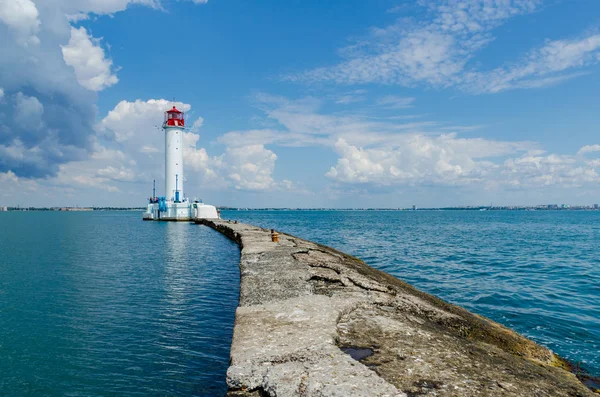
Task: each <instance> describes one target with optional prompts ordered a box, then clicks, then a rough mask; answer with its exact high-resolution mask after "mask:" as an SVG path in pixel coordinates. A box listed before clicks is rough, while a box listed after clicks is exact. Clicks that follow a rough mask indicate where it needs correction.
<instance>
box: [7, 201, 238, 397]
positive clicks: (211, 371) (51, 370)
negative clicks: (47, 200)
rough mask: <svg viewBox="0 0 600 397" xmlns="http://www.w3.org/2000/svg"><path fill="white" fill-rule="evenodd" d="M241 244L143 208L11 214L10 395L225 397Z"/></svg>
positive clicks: (8, 377)
mask: <svg viewBox="0 0 600 397" xmlns="http://www.w3.org/2000/svg"><path fill="white" fill-rule="evenodd" d="M238 263H239V249H238V247H237V245H236V244H234V243H232V242H231V241H229V240H228V239H227V238H226V237H224V236H222V235H221V234H219V233H217V232H214V231H213V230H211V229H209V228H207V227H203V226H197V225H194V224H190V223H187V222H185V223H166V222H165V223H163V222H143V221H142V219H141V213H140V212H85V213H84V212H62V213H59V212H9V213H0V396H108V395H114V396H136V395H137V396H167V395H168V396H175V395H182V396H183V395H186V396H187V395H195V396H222V395H224V394H225V392H226V390H227V387H226V384H225V373H226V370H227V367H228V365H229V347H230V344H231V336H232V330H233V321H234V316H235V309H236V307H237V302H238V295H239V270H238Z"/></svg>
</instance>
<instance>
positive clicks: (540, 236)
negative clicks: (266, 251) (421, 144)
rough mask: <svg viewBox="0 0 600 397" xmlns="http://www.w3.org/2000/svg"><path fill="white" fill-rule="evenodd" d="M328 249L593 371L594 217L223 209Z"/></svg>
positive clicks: (599, 344) (598, 263) (597, 238)
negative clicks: (452, 304) (486, 319)
mask: <svg viewBox="0 0 600 397" xmlns="http://www.w3.org/2000/svg"><path fill="white" fill-rule="evenodd" d="M223 216H224V217H227V218H232V219H237V220H240V221H243V222H249V223H254V224H258V225H261V226H263V227H266V228H276V229H279V230H281V231H285V232H288V233H291V234H294V235H297V236H300V237H303V238H307V239H310V240H314V241H317V242H320V243H322V244H325V245H329V246H332V247H334V248H337V249H339V250H341V251H344V252H347V253H349V254H352V255H355V256H357V257H359V258H361V259H363V260H364V261H365V262H366V263H368V264H369V265H371V266H373V267H376V268H378V269H381V270H384V271H386V272H388V273H391V274H393V275H394V276H396V277H399V278H401V279H403V280H405V281H407V282H409V283H411V284H413V285H414V286H416V287H417V288H419V289H421V290H423V291H426V292H429V293H432V294H434V295H437V296H439V297H441V298H443V299H445V300H447V301H449V302H452V303H455V304H458V305H461V306H463V307H465V308H467V309H469V310H471V311H473V312H475V313H479V314H482V315H484V316H487V317H489V318H491V319H493V320H495V321H498V322H500V323H502V324H504V325H506V326H509V327H511V328H513V329H515V330H516V331H518V332H520V333H522V334H524V335H526V336H528V337H530V338H531V339H533V340H535V341H537V342H539V343H541V344H543V345H545V346H547V347H549V348H550V349H551V350H553V351H555V352H556V353H558V354H560V355H561V356H563V357H565V358H567V359H569V360H571V361H572V362H574V363H577V362H581V365H582V367H584V368H586V369H588V370H589V371H591V372H592V373H593V374H595V375H600V249H599V247H600V211H595V212H583V211H581V212H579V211H560V212H559V211H548V212H545V211H535V212H531V211H485V212H480V211H407V212H399V211H377V212H373V211H355V212H345V211H344V212H341V211H229V212H224V213H223Z"/></svg>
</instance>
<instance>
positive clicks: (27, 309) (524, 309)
mask: <svg viewBox="0 0 600 397" xmlns="http://www.w3.org/2000/svg"><path fill="white" fill-rule="evenodd" d="M222 215H223V217H224V218H231V219H237V220H239V221H243V222H248V223H253V224H257V225H260V226H263V227H265V228H269V229H270V228H275V229H278V230H280V231H283V232H287V233H291V234H294V235H297V236H299V237H303V238H305V239H310V240H314V241H317V242H319V243H323V244H326V245H329V246H332V247H334V248H337V249H340V250H342V251H344V252H347V253H349V254H352V255H355V256H358V257H359V258H361V259H363V260H364V261H365V262H366V263H368V264H369V265H371V266H373V267H376V268H378V269H381V270H384V271H386V272H388V273H391V274H393V275H394V276H396V277H399V278H401V279H402V280H405V281H407V282H409V283H411V284H413V285H414V286H416V287H417V288H419V289H421V290H423V291H426V292H429V293H432V294H434V295H437V296H439V297H441V298H443V299H445V300H447V301H449V302H452V303H455V304H458V305H461V306H463V307H465V308H467V309H469V310H471V311H473V312H475V313H478V314H481V315H484V316H487V317H489V318H491V319H493V320H495V321H498V322H500V323H502V324H504V325H506V326H508V327H511V328H513V329H515V330H516V331H518V332H520V333H522V334H524V335H526V336H528V337H530V338H532V339H533V340H535V341H537V342H539V343H541V344H543V345H545V346H547V347H549V348H550V349H552V350H553V351H555V352H556V353H558V354H560V355H561V356H563V357H565V358H567V359H569V360H571V361H573V362H574V363H577V362H581V366H582V367H584V368H587V369H588V370H590V371H591V372H592V373H593V374H595V375H598V374H600V352H599V351H600V273H599V271H598V269H599V266H600V250H599V249H598V247H599V242H600V212H596V211H589V212H583V211H581V212H580V211H548V212H545V211H544V212H543V211H536V212H525V211H484V212H479V211H407V212H404V211H402V212H401V211H223V214H222ZM238 262H239V249H238V248H237V246H236V245H235V244H234V243H232V242H231V241H229V240H227V239H226V238H225V237H224V236H222V235H220V234H219V233H217V232H215V231H213V230H211V229H209V228H207V227H203V226H198V225H194V224H190V223H186V222H184V223H162V222H143V221H142V220H141V213H137V212H82V213H75V212H72V213H70V212H66V213H58V212H10V213H0V395H2V396H4V395H7V396H28V395H30V396H45V395H46V396H63V395H65V396H104V395H119V396H135V395H140V396H163V395H197V396H220V395H223V394H224V393H225V391H226V385H225V373H226V370H227V366H228V361H229V346H230V343H231V335H232V327H233V321H234V313H235V308H236V306H237V301H238V295H239V269H238Z"/></svg>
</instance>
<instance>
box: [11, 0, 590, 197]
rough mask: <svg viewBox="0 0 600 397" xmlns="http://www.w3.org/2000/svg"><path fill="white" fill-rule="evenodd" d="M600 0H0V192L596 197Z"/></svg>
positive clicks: (56, 194)
mask: <svg viewBox="0 0 600 397" xmlns="http://www.w3.org/2000/svg"><path fill="white" fill-rule="evenodd" d="M599 98H600V2H599V1H598V0H547V1H544V0H462V1H457V0H418V1H401V0H371V1H364V0H362V1H358V0H346V1H344V2H323V1H317V0H303V1H300V0H286V1H280V0H262V1H258V2H249V1H241V0H208V1H206V0H12V1H8V0H6V1H5V0H0V205H8V206H16V205H21V206H39V207H42V206H75V205H78V206H144V205H145V204H146V201H147V197H149V196H151V194H152V181H153V180H156V184H157V194H158V195H162V194H164V132H163V131H162V130H160V129H159V128H158V127H157V126H160V124H161V123H162V120H163V112H164V111H165V110H167V109H169V108H170V107H171V106H173V105H176V106H177V107H178V108H180V109H181V110H184V111H185V112H186V125H187V126H188V129H187V130H186V132H185V137H184V138H185V139H184V141H185V147H184V162H185V165H184V167H185V181H186V183H185V194H186V195H187V196H189V197H190V198H200V199H202V200H204V202H206V203H210V204H214V205H219V206H234V207H331V208H349V207H387V208H397V207H410V206H412V205H417V206H418V207H440V206H463V205H489V204H490V203H491V204H493V205H537V204H554V203H567V204H584V205H591V204H594V203H599V202H600V102H599Z"/></svg>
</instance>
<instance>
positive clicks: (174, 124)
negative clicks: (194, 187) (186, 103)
mask: <svg viewBox="0 0 600 397" xmlns="http://www.w3.org/2000/svg"><path fill="white" fill-rule="evenodd" d="M183 116H184V115H183V112H180V111H179V110H177V108H176V107H175V106H173V109H171V110H167V111H166V112H165V121H164V122H163V129H164V130H165V196H166V198H167V201H172V202H174V203H181V202H183V199H184V197H183V145H182V143H183V129H184V127H185V118H184V117H183Z"/></svg>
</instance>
